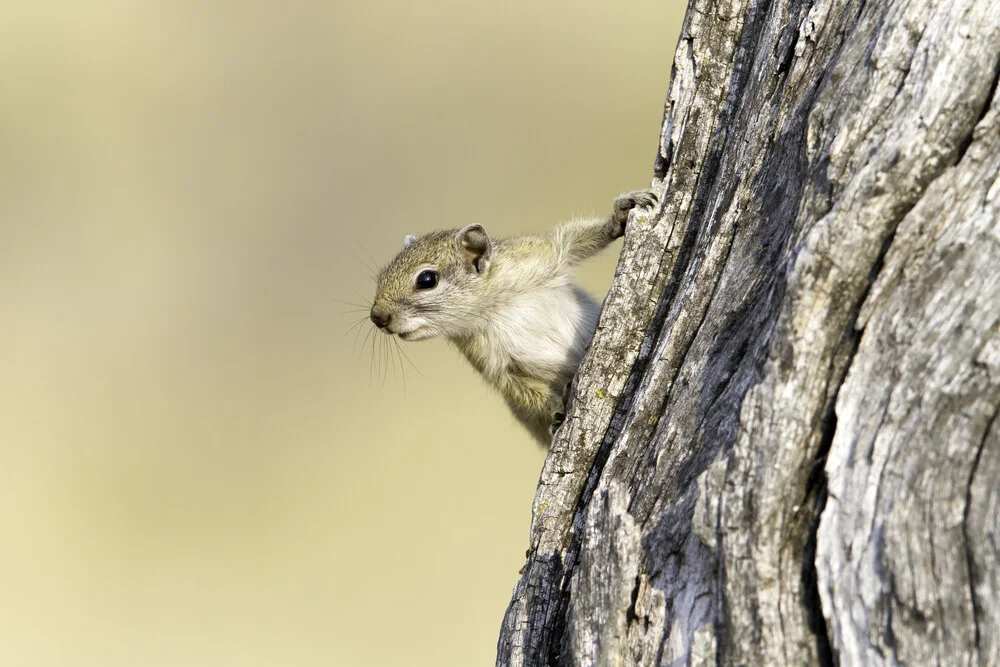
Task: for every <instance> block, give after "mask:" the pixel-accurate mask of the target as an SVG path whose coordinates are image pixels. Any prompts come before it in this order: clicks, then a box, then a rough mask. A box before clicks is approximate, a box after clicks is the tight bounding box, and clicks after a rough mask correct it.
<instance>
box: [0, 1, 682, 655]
mask: <svg viewBox="0 0 1000 667" xmlns="http://www.w3.org/2000/svg"><path fill="white" fill-rule="evenodd" d="M682 12H683V3H682V2H680V0H661V1H660V2H652V1H647V0H637V1H635V2H625V3H610V2H596V1H591V2H585V3H579V2H572V1H571V0H560V1H558V2H546V3H536V2H533V1H531V0H519V1H517V2H513V3H510V2H507V3H491V4H488V5H487V4H485V3H465V2H456V1H447V0H434V1H425V2H420V3H405V2H398V1H396V2H388V3H350V4H346V3H337V2H333V3H329V2H303V1H299V2H290V3H265V2H260V1H259V0H258V1H254V2H218V1H213V2H193V1H191V0H188V1H186V2H185V1H175V2H156V1H154V0H142V1H136V0H131V1H129V0H96V1H95V2H87V3H83V2H68V1H65V0H63V1H62V2H49V3H46V2H29V1H28V0H7V1H6V2H4V3H2V5H0V315H2V319H0V455H2V473H0V475H2V477H0V534H2V538H0V539H2V543H0V544H2V547H0V665H3V666H7V665H11V666H36V665H38V666H43V665H44V666H49V665H59V666H67V665H102V666H118V665H121V666H126V665H128V666H132V665H143V666H160V665H171V666H174V665H185V666H188V665H196V666H200V665H206V666H207V665H227V666H228V665H239V666H243V665H247V666H250V665H268V666H273V665H302V666H307V665H325V666H328V665H346V666H353V665H359V666H369V665H393V666H395V665H435V666H438V665H444V666H447V665H461V666H467V665H486V664H492V663H493V659H494V651H495V645H496V639H497V636H498V632H499V627H500V621H501V618H502V615H503V612H504V610H505V608H506V605H507V602H508V600H509V596H510V593H511V589H512V587H513V585H514V583H515V581H516V579H517V571H518V568H520V566H521V565H522V564H523V560H524V549H525V547H526V546H527V537H528V525H529V519H530V506H531V501H532V497H533V494H534V488H535V484H536V481H537V477H538V472H539V469H540V466H541V462H542V458H543V453H542V452H541V451H540V450H539V449H538V448H537V447H536V445H535V444H534V443H533V442H532V441H531V440H530V439H529V437H528V436H527V435H526V434H525V433H523V432H522V431H521V430H520V429H519V427H518V426H517V425H516V424H515V422H514V421H513V419H512V418H511V417H509V416H508V415H507V413H506V410H505V409H504V408H503V406H502V405H501V403H500V401H499V400H498V399H497V398H496V397H495V396H493V395H492V394H491V393H490V391H489V390H488V389H487V388H486V387H485V386H484V385H483V383H482V382H481V381H480V380H479V379H478V378H477V377H476V376H475V375H474V374H473V372H472V371H471V370H470V369H469V368H467V367H466V366H465V365H464V363H463V362H462V361H461V360H460V358H459V356H458V354H457V353H456V352H455V351H454V350H452V349H450V348H449V347H448V346H447V345H446V344H445V343H443V342H440V341H429V342H422V343H413V344H409V345H407V346H406V347H405V350H406V352H407V353H408V354H409V356H410V358H411V359H412V362H413V364H414V365H415V366H416V367H417V368H419V369H420V371H421V372H422V375H421V374H418V373H417V372H415V371H414V370H413V369H412V368H410V367H409V366H408V365H407V367H406V373H405V386H404V381H403V378H402V377H401V371H400V369H399V366H398V365H396V364H395V362H393V365H392V366H391V367H390V366H385V362H386V358H385V357H380V356H379V355H380V354H382V353H383V350H382V348H380V347H376V348H375V349H374V355H373V353H372V348H371V339H369V342H368V347H362V345H361V343H362V340H363V339H364V336H365V334H367V333H368V331H369V329H370V326H369V325H368V324H367V323H365V324H364V325H363V329H362V331H361V335H360V336H358V337H357V338H356V337H355V333H354V332H350V331H348V329H349V327H350V326H351V324H352V323H353V322H354V321H355V319H356V317H358V316H360V315H362V314H361V313H358V314H355V313H351V312H348V311H350V310H351V309H352V308H353V306H350V305H346V304H344V303H341V302H345V301H346V302H361V301H362V300H363V299H368V298H369V297H370V295H371V293H372V289H373V285H372V281H371V279H370V277H369V269H368V267H367V266H366V265H367V264H368V263H370V262H371V261H372V260H371V259H369V257H371V258H373V259H374V261H377V262H379V263H381V262H385V261H387V260H388V259H389V258H390V257H391V256H392V255H393V254H394V253H395V252H396V251H397V250H398V248H399V246H400V245H401V243H402V238H403V236H404V234H406V233H416V234H419V233H422V232H425V231H427V230H430V229H432V228H435V227H445V226H460V225H464V224H467V223H469V222H473V221H475V222H480V223H483V224H484V225H485V226H486V228H487V229H488V230H490V231H491V232H492V233H494V234H498V235H503V234H509V233H515V232H519V231H527V230H535V229H542V228H544V227H547V226H550V225H552V224H555V223H556V222H559V221H560V220H562V219H565V218H568V217H570V216H573V215H579V214H589V213H598V214H603V213H605V212H606V211H607V210H608V209H609V206H610V204H611V201H612V199H613V197H614V196H615V195H616V194H618V193H619V192H621V191H624V190H629V189H634V188H637V187H641V186H643V185H645V184H646V183H648V181H649V179H650V176H651V171H652V163H653V157H654V152H655V147H656V142H657V136H658V127H659V121H660V116H661V113H662V102H663V98H664V95H665V93H666V90H667V83H668V75H669V69H670V59H671V57H672V52H673V47H674V43H675V41H676V38H677V34H678V30H679V25H680V20H681V17H682ZM616 254H617V246H616V247H615V250H613V251H611V252H609V253H607V254H606V255H605V256H604V257H603V258H602V259H601V260H600V261H598V262H594V263H593V264H592V265H590V266H589V267H588V268H587V270H586V271H585V272H584V274H583V275H582V276H581V280H582V282H583V284H584V285H585V286H586V287H588V288H589V289H591V290H592V291H593V292H594V293H595V294H597V295H599V296H600V295H603V293H604V290H605V289H606V287H607V285H608V283H609V281H610V279H611V275H612V273H613V269H614V263H615V255H616ZM383 342H384V341H383ZM380 360H381V362H382V364H383V366H382V367H381V368H380V367H378V366H377V363H378V362H379V361H380ZM372 364H375V365H376V367H375V368H372ZM383 371H385V376H386V377H385V381H384V383H383V381H382V373H383Z"/></svg>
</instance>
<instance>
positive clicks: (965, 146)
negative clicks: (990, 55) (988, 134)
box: [955, 60, 1000, 163]
mask: <svg viewBox="0 0 1000 667" xmlns="http://www.w3.org/2000/svg"><path fill="white" fill-rule="evenodd" d="M998 83H1000V60H998V61H997V62H996V63H994V64H993V81H992V83H990V89H989V92H988V93H987V94H986V101H985V102H983V108H982V109H980V110H979V114H978V115H977V116H976V122H975V123H974V124H973V126H972V131H971V132H969V136H967V137H966V138H965V139H964V140H963V141H962V143H961V144H960V145H959V147H958V159H957V160H955V162H956V163H957V162H961V161H962V158H964V157H965V153H966V151H968V150H969V146H971V145H972V140H973V139H974V138H975V136H976V131H975V128H976V127H977V126H978V125H979V123H980V122H982V120H983V118H986V114H987V113H989V111H990V108H991V107H992V106H993V97H994V96H995V95H996V92H997V84H998Z"/></svg>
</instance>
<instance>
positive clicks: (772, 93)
mask: <svg viewBox="0 0 1000 667" xmlns="http://www.w3.org/2000/svg"><path fill="white" fill-rule="evenodd" d="M998 72H1000V3H995V2H993V1H991V0H885V1H883V2H863V1H861V0H813V2H798V1H792V0H789V1H786V2H780V1H773V2H771V1H763V0H762V1H758V2H750V1H742V0H736V1H733V2H711V1H708V0H693V1H692V2H691V4H690V6H689V8H688V13H687V17H686V19H685V23H684V27H683V29H682V33H681V38H680V41H679V43H678V47H677V52H676V55H675V59H674V68H673V76H672V79H671V83H670V88H669V92H668V95H667V101H666V105H665V110H664V120H663V128H662V133H661V138H660V145H659V149H658V152H657V161H656V164H655V167H654V178H653V187H654V189H655V190H656V191H657V192H658V193H659V195H660V199H661V202H660V206H659V208H658V209H657V210H656V211H655V212H653V213H651V214H650V213H639V214H638V216H637V217H634V218H633V219H632V220H630V222H629V227H628V231H627V234H626V239H625V244H624V247H623V250H622V257H621V261H620V263H619V267H618V271H617V273H616V276H615V280H614V283H613V285H612V287H611V291H610V293H609V295H608V298H607V300H606V302H605V308H604V312H603V313H602V316H601V324H600V326H599V329H598V332H597V335H596V336H595V338H594V341H593V343H592V345H591V349H590V351H589V353H588V355H587V356H586V357H585V359H584V361H583V363H582V365H581V367H580V371H579V373H578V375H577V380H576V383H575V386H574V391H573V402H572V404H571V406H570V409H569V411H568V413H567V418H566V422H565V423H564V425H563V427H562V428H561V429H560V431H559V432H558V433H557V434H556V437H555V439H554V441H553V445H552V448H551V450H550V452H549V455H548V457H547V459H546V462H545V464H544V467H543V470H542V474H541V477H540V480H539V487H538V492H537V495H536V498H535V502H534V506H533V516H532V525H531V536H530V539H531V548H530V550H529V553H528V558H527V563H526V565H525V569H524V572H523V575H522V578H521V579H520V581H519V582H518V584H517V586H516V588H515V590H514V594H513V598H512V601H511V604H510V607H509V608H508V610H507V614H506V616H505V618H504V622H503V626H502V629H501V635H500V641H499V644H498V655H497V664H498V665H632V664H635V665H666V664H698V665H702V664H706V665H707V664H748V665H759V664H790V665H795V664H835V663H836V664H840V665H869V664H910V665H925V664H947V665H951V664H970V665H975V664H1000V602H998V599H1000V598H998V595H1000V579H998V574H997V572H998V570H997V563H998V546H997V544H998V540H997V533H998V523H1000V521H998V519H1000V514H998V511H1000V490H998V480H1000V420H998V419H997V413H998V410H1000V200H998V198H997V194H998V193H1000V107H998V104H997V91H996V82H997V76H998Z"/></svg>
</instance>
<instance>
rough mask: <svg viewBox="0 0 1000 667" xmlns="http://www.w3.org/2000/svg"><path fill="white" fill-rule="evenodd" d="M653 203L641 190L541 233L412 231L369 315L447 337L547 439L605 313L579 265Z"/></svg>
mask: <svg viewBox="0 0 1000 667" xmlns="http://www.w3.org/2000/svg"><path fill="white" fill-rule="evenodd" d="M656 203H657V197H656V195H655V193H653V192H652V191H651V190H637V191H635V192H630V193H628V194H623V195H620V196H618V197H617V198H616V199H615V201H614V207H613V209H612V213H611V215H610V216H609V217H607V218H599V219H589V220H573V221H570V222H567V223H565V224H563V225H561V226H559V227H556V228H555V229H554V230H552V231H551V232H549V233H547V234H544V235H539V236H534V235H532V236H519V237H515V238H509V239H493V238H490V236H489V235H488V234H487V233H486V230H485V229H483V226H482V225H478V224H472V225H468V226H466V227H463V228H462V229H450V230H445V231H436V232H431V233H429V234H427V235H425V236H421V237H420V238H417V237H414V236H407V237H406V238H405V240H404V244H403V250H402V251H400V253H399V254H398V255H396V257H395V258H394V259H393V260H392V261H391V262H389V264H388V265H387V266H385V268H383V269H382V270H381V271H379V273H378V276H377V277H376V292H375V301H374V302H373V304H372V307H371V321H372V322H373V323H374V324H375V326H377V327H378V328H379V329H381V330H382V331H383V332H385V333H387V334H390V335H396V336H398V337H399V338H400V339H402V340H404V341H416V340H424V339H426V338H432V337H444V338H445V339H447V340H448V341H449V342H451V343H452V344H454V345H455V346H456V347H457V348H458V349H459V350H460V351H461V352H462V354H463V355H465V358H466V359H467V360H468V361H469V363H471V364H472V366H473V367H474V368H475V369H476V370H477V371H479V373H480V374H481V375H482V376H483V377H484V378H485V379H486V380H487V381H488V382H489V383H490V384H491V385H493V387H495V388H496V389H497V390H498V391H499V392H500V394H501V395H502V396H503V398H504V400H505V401H506V403H507V405H508V407H509V408H510V409H511V411H512V412H513V413H514V416H515V417H516V418H517V420H518V421H519V422H521V424H523V425H524V426H525V427H526V428H527V429H528V431H529V432H530V433H531V434H532V435H533V436H534V437H535V439H536V440H538V441H539V443H540V444H542V445H543V446H548V445H549V444H550V442H551V439H552V435H553V434H554V433H555V430H556V429H557V428H558V427H559V425H560V424H561V423H562V420H563V418H564V417H565V412H564V411H565V406H566V401H567V399H568V391H569V386H570V384H571V382H572V380H573V376H574V375H575V374H576V370H577V368H578V367H579V365H580V360H581V359H582V358H583V354H584V352H585V351H586V349H587V346H588V345H589V344H590V340H591V338H593V336H594V331H595V329H596V328H597V319H598V316H599V315H600V312H601V304H599V303H598V302H597V301H596V300H594V298H593V297H592V296H590V294H588V293H587V292H586V291H585V290H583V289H582V288H580V287H578V286H577V285H575V284H573V276H572V267H573V266H574V265H576V264H577V263H579V262H581V261H583V260H585V259H587V258H588V257H592V256H594V255H596V254H597V253H598V252H600V251H601V250H603V249H604V248H606V247H607V246H608V245H609V244H610V243H611V242H612V241H614V240H615V239H617V238H620V237H621V236H623V235H624V233H625V225H626V223H627V221H628V217H629V212H630V211H631V210H632V209H633V208H636V207H640V208H643V207H652V206H654V205H655V204H656Z"/></svg>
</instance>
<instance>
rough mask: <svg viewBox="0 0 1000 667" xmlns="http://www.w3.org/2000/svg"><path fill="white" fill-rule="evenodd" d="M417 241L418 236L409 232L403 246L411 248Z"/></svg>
mask: <svg viewBox="0 0 1000 667" xmlns="http://www.w3.org/2000/svg"><path fill="white" fill-rule="evenodd" d="M416 242H417V237H416V236H414V235H413V234H407V235H406V236H405V237H404V238H403V248H404V249H405V248H409V247H410V246H411V245H413V244H414V243H416Z"/></svg>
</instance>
